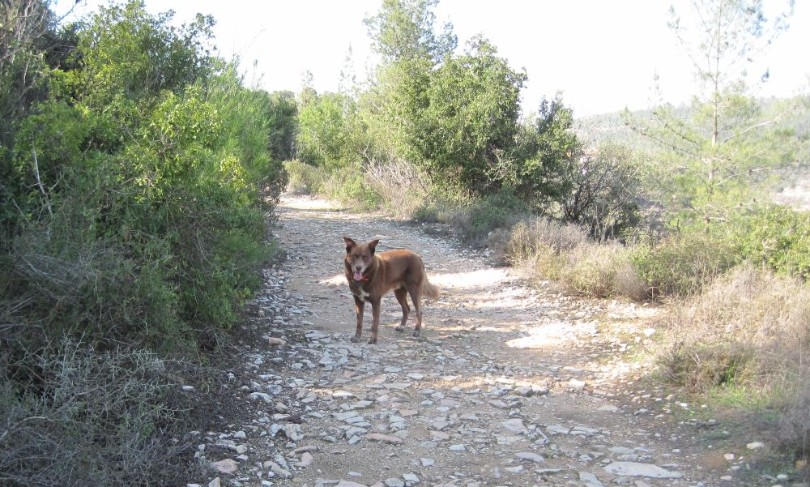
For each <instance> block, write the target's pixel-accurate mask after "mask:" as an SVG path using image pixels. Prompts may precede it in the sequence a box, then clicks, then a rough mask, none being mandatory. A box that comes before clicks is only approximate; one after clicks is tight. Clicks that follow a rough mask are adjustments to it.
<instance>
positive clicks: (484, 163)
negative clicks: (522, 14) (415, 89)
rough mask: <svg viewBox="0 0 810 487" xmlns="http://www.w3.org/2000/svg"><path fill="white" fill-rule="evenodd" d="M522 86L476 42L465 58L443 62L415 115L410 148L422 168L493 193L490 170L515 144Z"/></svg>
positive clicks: (520, 76)
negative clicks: (499, 156) (416, 131)
mask: <svg viewBox="0 0 810 487" xmlns="http://www.w3.org/2000/svg"><path fill="white" fill-rule="evenodd" d="M525 80H526V75H525V73H518V72H515V71H513V70H512V69H510V68H509V66H508V64H507V62H506V60H505V59H503V58H499V57H497V50H496V49H495V47H494V46H492V44H490V43H489V42H487V41H486V40H483V39H481V38H477V39H474V40H473V41H472V42H471V43H470V45H469V47H468V53H467V54H466V55H464V56H457V57H448V58H447V59H446V60H445V62H444V63H443V64H442V65H441V66H440V67H439V69H438V70H437V71H435V72H434V73H433V74H432V76H431V78H430V84H429V87H428V89H427V97H426V98H427V100H426V103H427V106H426V108H425V109H424V110H422V111H420V112H419V113H417V114H416V116H417V117H418V119H417V120H418V122H417V127H418V135H416V137H415V139H416V140H414V141H413V143H414V145H415V147H416V148H417V150H418V151H419V152H420V159H421V160H423V161H425V164H426V166H427V168H428V169H429V170H433V171H437V172H439V173H441V174H445V175H450V176H451V177H453V178H454V179H455V180H457V181H458V182H460V183H461V184H463V185H464V186H466V187H468V188H470V189H471V190H473V191H475V192H481V191H484V190H486V189H489V188H492V187H494V188H498V187H499V184H498V182H499V181H497V180H496V179H495V178H494V177H493V175H492V174H490V168H491V167H492V166H493V165H494V163H495V160H496V158H497V156H498V154H499V153H502V152H504V151H508V150H509V149H510V148H511V147H512V145H513V144H514V137H515V133H516V131H517V120H518V116H519V114H520V89H521V88H522V86H523V82H524V81H525ZM493 180H494V181H493Z"/></svg>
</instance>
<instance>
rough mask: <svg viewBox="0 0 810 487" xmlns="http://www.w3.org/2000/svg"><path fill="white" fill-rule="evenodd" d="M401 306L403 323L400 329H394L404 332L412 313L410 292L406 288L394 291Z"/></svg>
mask: <svg viewBox="0 0 810 487" xmlns="http://www.w3.org/2000/svg"><path fill="white" fill-rule="evenodd" d="M394 296H396V298H397V301H399V305H400V306H402V322H401V323H400V324H399V326H398V327H396V328H394V330H396V331H404V330H405V323H407V322H408V315H409V314H410V313H411V307H410V306H408V290H407V289H405V287H400V288H397V289H395V290H394Z"/></svg>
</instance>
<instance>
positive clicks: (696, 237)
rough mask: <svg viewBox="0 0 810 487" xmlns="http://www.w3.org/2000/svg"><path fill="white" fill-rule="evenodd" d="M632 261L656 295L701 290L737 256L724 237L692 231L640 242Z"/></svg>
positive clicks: (731, 265) (735, 260)
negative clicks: (646, 243) (656, 242)
mask: <svg viewBox="0 0 810 487" xmlns="http://www.w3.org/2000/svg"><path fill="white" fill-rule="evenodd" d="M631 261H632V263H633V267H634V268H635V270H636V272H637V273H638V275H639V276H641V278H642V279H644V281H645V282H646V283H647V287H648V289H649V290H650V294H651V297H657V296H659V295H661V294H668V295H678V296H686V295H694V294H697V293H700V292H701V291H702V289H703V286H705V285H706V284H708V283H710V282H711V281H712V280H713V279H714V278H715V277H717V276H719V275H721V274H723V273H724V272H725V271H727V270H728V269H730V268H731V267H733V266H734V265H735V264H737V263H738V261H739V258H738V257H737V256H736V254H735V252H734V247H733V245H732V244H731V242H729V241H728V240H727V239H725V238H723V237H721V236H715V235H710V234H707V233H702V232H700V231H695V232H691V233H680V234H675V235H672V236H670V237H668V238H666V239H665V240H663V241H661V242H659V243H658V244H656V245H654V246H653V245H640V246H638V247H636V249H635V252H633V255H632V256H631Z"/></svg>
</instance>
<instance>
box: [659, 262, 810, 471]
mask: <svg viewBox="0 0 810 487" xmlns="http://www.w3.org/2000/svg"><path fill="white" fill-rule="evenodd" d="M666 325H667V328H668V330H667V334H668V335H669V337H668V338H669V339H668V340H664V341H663V342H662V343H664V344H665V345H664V348H663V349H662V350H661V353H660V363H661V365H662V366H663V371H664V373H665V376H666V377H667V378H668V379H669V381H671V382H673V383H675V384H677V385H681V386H685V387H688V388H689V389H691V390H693V391H696V392H707V391H709V390H711V389H713V388H717V387H737V388H740V389H744V390H746V391H748V392H747V393H748V394H749V395H750V396H752V397H753V396H757V397H761V398H765V403H767V406H768V407H773V408H776V409H777V410H779V411H781V414H780V418H781V419H780V420H779V434H780V439H781V441H782V443H783V445H784V446H785V447H787V448H791V449H792V450H793V451H797V452H799V454H803V455H806V454H807V448H808V447H810V445H809V444H808V436H810V385H808V382H807V377H810V361H808V353H810V288H808V287H807V286H806V285H804V284H802V283H801V282H799V281H796V280H793V279H790V278H786V277H780V276H776V275H774V274H772V273H770V272H766V271H762V270H758V269H755V268H753V267H751V266H741V267H739V268H736V269H735V270H733V271H731V272H729V273H728V274H726V275H725V276H723V277H721V278H719V279H717V280H716V281H715V282H714V283H713V284H712V285H711V286H709V287H708V288H707V289H706V290H705V292H704V293H702V294H701V295H699V296H696V297H695V298H693V299H691V300H689V301H687V302H685V303H684V304H682V305H681V306H679V307H678V308H676V310H675V312H674V313H673V315H672V317H671V318H670V319H669V320H668V322H667V323H666Z"/></svg>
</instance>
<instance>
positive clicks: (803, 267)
mask: <svg viewBox="0 0 810 487" xmlns="http://www.w3.org/2000/svg"><path fill="white" fill-rule="evenodd" d="M731 227H732V228H731V232H733V235H732V239H733V241H734V245H735V247H736V250H737V252H738V253H739V254H740V255H741V256H742V258H743V259H746V260H748V261H750V262H752V263H754V264H758V265H764V266H766V267H768V268H770V269H772V270H774V271H776V272H777V273H779V274H784V275H789V276H796V277H799V278H801V279H803V280H807V279H808V277H810V214H808V213H807V212H798V211H796V210H793V209H791V208H789V207H786V206H778V205H770V206H765V207H762V208H758V209H757V210H756V211H754V212H753V213H750V214H749V213H746V214H743V215H739V216H738V217H737V218H736V219H735V221H734V223H733V224H732V226H731Z"/></svg>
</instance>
